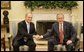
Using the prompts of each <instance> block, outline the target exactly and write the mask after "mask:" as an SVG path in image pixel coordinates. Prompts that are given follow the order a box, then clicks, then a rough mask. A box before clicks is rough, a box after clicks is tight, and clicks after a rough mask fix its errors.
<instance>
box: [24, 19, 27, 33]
mask: <svg viewBox="0 0 84 52" xmlns="http://www.w3.org/2000/svg"><path fill="white" fill-rule="evenodd" d="M23 24H24V28H25V31H26V32H27V25H26V22H25V20H24V21H23Z"/></svg>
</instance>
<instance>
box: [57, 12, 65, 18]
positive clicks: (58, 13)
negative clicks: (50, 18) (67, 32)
mask: <svg viewBox="0 0 84 52" xmlns="http://www.w3.org/2000/svg"><path fill="white" fill-rule="evenodd" d="M58 15H62V16H63V18H64V14H63V13H58V14H57V16H56V17H58Z"/></svg>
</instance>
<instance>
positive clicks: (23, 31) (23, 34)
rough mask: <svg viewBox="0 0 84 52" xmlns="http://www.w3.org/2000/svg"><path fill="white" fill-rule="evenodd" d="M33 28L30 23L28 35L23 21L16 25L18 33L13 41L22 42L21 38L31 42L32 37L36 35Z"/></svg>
mask: <svg viewBox="0 0 84 52" xmlns="http://www.w3.org/2000/svg"><path fill="white" fill-rule="evenodd" d="M36 34H37V33H36V31H35V27H34V24H33V23H32V22H30V31H29V34H28V31H27V25H26V22H25V20H24V21H21V22H19V23H18V32H17V35H16V37H15V40H17V41H18V40H23V37H27V38H28V39H29V40H33V35H36Z"/></svg>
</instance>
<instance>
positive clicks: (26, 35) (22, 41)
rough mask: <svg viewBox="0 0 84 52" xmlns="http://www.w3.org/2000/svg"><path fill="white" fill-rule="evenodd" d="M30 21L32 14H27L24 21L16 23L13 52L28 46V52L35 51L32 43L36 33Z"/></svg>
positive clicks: (34, 45)
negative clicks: (20, 47)
mask: <svg viewBox="0 0 84 52" xmlns="http://www.w3.org/2000/svg"><path fill="white" fill-rule="evenodd" d="M31 20H32V14H30V13H27V14H26V15H25V20H23V21H21V22H19V23H18V32H17V35H16V37H15V38H14V39H13V48H14V51H19V46H21V45H27V46H29V51H35V47H36V44H35V43H34V40H33V37H35V35H36V34H37V33H36V31H35V27H34V24H33V23H32V22H31Z"/></svg>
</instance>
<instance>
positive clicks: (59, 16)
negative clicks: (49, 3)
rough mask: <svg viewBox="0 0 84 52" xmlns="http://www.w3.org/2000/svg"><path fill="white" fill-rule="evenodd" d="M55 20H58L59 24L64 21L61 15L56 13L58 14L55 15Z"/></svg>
mask: <svg viewBox="0 0 84 52" xmlns="http://www.w3.org/2000/svg"><path fill="white" fill-rule="evenodd" d="M57 21H58V22H59V23H60V24H61V23H63V21H64V17H63V15H58V16H57Z"/></svg>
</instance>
